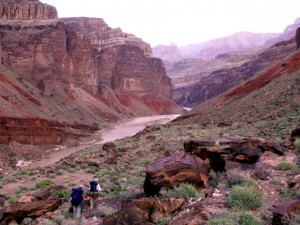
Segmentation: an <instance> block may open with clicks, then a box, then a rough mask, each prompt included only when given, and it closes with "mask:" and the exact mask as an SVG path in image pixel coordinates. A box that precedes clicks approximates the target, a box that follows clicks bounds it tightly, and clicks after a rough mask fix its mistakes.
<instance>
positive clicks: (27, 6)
mask: <svg viewBox="0 0 300 225" xmlns="http://www.w3.org/2000/svg"><path fill="white" fill-rule="evenodd" d="M49 19H57V11H56V8H55V7H53V6H51V5H48V4H43V3H41V2H40V1H39V0H24V1H18V0H3V1H1V3H0V20H21V21H23V20H49Z"/></svg>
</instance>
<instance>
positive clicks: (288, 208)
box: [270, 200, 300, 225]
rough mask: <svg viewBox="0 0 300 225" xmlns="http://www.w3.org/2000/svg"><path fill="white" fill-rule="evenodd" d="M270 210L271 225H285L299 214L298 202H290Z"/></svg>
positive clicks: (299, 201)
mask: <svg viewBox="0 0 300 225" xmlns="http://www.w3.org/2000/svg"><path fill="white" fill-rule="evenodd" d="M270 210H271V211H272V212H273V220H272V224H273V225H281V224H286V222H287V221H289V220H291V219H293V217H294V216H296V215H299V214H300V200H290V201H285V202H281V203H279V204H276V205H274V206H273V207H272V208H270Z"/></svg>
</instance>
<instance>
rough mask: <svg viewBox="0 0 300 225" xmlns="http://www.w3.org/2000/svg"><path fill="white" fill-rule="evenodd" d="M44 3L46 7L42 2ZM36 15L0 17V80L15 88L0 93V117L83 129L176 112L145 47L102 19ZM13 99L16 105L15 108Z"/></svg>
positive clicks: (159, 69)
mask: <svg viewBox="0 0 300 225" xmlns="http://www.w3.org/2000/svg"><path fill="white" fill-rule="evenodd" d="M15 4H17V5H18V7H19V5H22V6H23V4H24V5H26V4H27V5H31V4H41V3H39V1H16V3H15ZM43 7H44V9H45V10H44V11H43V12H46V11H47V10H46V9H48V8H47V7H48V6H46V5H44V6H43ZM30 12H31V11H30ZM36 12H37V11H36ZM35 15H36V17H34V18H36V19H35V20H13V19H11V20H1V21H0V49H1V52H0V55H1V60H0V64H1V65H0V67H5V68H8V69H9V70H10V71H12V74H9V82H4V80H6V81H7V77H6V75H8V74H7V73H4V75H3V77H4V78H5V77H6V78H5V79H4V78H3V79H2V81H3V82H4V83H3V85H4V87H5V88H12V87H13V90H14V91H12V93H10V94H9V95H8V94H6V93H5V92H3V96H2V97H3V98H0V103H1V102H2V101H3V102H4V103H3V105H4V104H5V105H6V108H3V109H1V108H0V109H1V110H0V116H2V118H5V117H9V118H10V119H11V118H16V121H17V120H18V119H23V118H34V119H39V118H42V119H45V120H49V121H54V123H53V122H51V123H50V122H49V124H56V123H55V121H59V122H60V123H62V124H65V125H66V126H69V127H72V126H75V127H77V128H78V127H79V129H80V127H81V126H78V124H80V125H84V126H82V128H83V130H87V129H85V125H87V126H88V127H93V129H94V127H95V126H97V124H98V126H99V125H100V124H102V123H103V121H108V122H110V121H116V120H119V119H121V118H124V117H129V116H145V115H153V114H158V113H161V114H162V113H179V112H180V111H181V109H180V108H179V107H177V106H176V105H175V104H174V103H172V101H171V100H170V97H171V95H172V93H171V81H170V78H168V77H167V76H166V73H165V69H164V67H163V64H162V61H161V60H160V59H156V58H152V57H150V56H151V54H152V52H151V48H150V45H149V44H147V43H145V42H143V41H142V40H141V39H139V38H137V37H135V36H134V35H130V34H126V33H124V32H122V31H121V29H112V28H110V27H109V26H108V25H107V24H106V23H105V22H104V20H102V19H95V18H67V19H53V18H55V17H53V18H52V17H49V18H51V20H45V19H43V18H44V17H41V16H37V15H39V14H35ZM43 15H44V14H43ZM51 15H54V14H51ZM8 18H10V17H8ZM24 18H25V17H24ZM16 78H17V79H16ZM18 80H24V81H22V82H19V81H18ZM0 81H1V80H0ZM27 83H29V84H30V85H29V86H28V84H27ZM16 84H17V85H16ZM0 85H1V83H0ZM31 85H33V86H31ZM15 93H17V95H16V94H15ZM38 93H39V94H38ZM0 94H1V91H0ZM15 96H16V97H15ZM124 96H126V99H124ZM13 98H14V101H15V102H16V103H17V105H21V106H22V110H19V111H18V112H17V113H16V111H14V108H15V105H16V104H11V101H12V100H11V99H13ZM16 99H17V100H16ZM20 99H21V100H20ZM156 99H157V102H158V104H159V105H155V102H156ZM20 101H21V102H22V104H21V103H20ZM37 103H38V104H37ZM71 115H72V116H71ZM95 123H96V124H95ZM15 124H18V121H17V122H16V123H15ZM100 126H101V125H100ZM32 127H35V126H32ZM77 128H76V129H77ZM4 130H5V129H4ZM13 130H14V128H11V127H10V131H13ZM37 130H38V129H37ZM59 130H60V129H59ZM33 133H34V132H33ZM24 135H26V134H25V133H24ZM2 136H3V138H2V140H8V139H7V138H6V137H5V133H2ZM65 136H68V135H65ZM69 136H72V135H69ZM18 140H27V139H22V138H18ZM46 140H48V139H46ZM49 140H50V139H49ZM24 142H25V143H27V142H26V141H24ZM31 142H32V141H31ZM49 142H51V140H50V141H49ZM34 143H39V141H36V142H34Z"/></svg>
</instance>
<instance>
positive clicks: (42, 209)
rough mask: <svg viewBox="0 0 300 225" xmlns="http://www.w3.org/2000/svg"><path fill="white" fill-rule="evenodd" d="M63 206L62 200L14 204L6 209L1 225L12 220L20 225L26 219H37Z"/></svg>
mask: <svg viewBox="0 0 300 225" xmlns="http://www.w3.org/2000/svg"><path fill="white" fill-rule="evenodd" d="M60 204H61V200H43V201H38V202H28V203H26V204H24V203H18V202H17V203H13V204H11V205H10V206H8V207H7V208H5V209H4V212H3V217H2V222H1V224H6V223H8V222H9V221H11V220H15V221H17V222H18V223H20V222H21V221H22V220H23V219H24V218H26V217H31V218H37V217H39V216H41V215H43V214H45V213H47V212H49V211H54V210H56V209H57V208H58V207H59V206H60Z"/></svg>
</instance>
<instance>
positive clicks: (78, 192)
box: [70, 185, 83, 219]
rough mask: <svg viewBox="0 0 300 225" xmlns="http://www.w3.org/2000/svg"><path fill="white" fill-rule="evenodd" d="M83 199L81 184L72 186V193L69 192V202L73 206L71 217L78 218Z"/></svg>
mask: <svg viewBox="0 0 300 225" xmlns="http://www.w3.org/2000/svg"><path fill="white" fill-rule="evenodd" d="M82 200H83V189H82V185H79V186H78V187H76V188H72V194H71V198H70V201H71V204H72V207H73V218H74V219H79V218H80V213H81V209H82V204H81V202H82Z"/></svg>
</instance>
